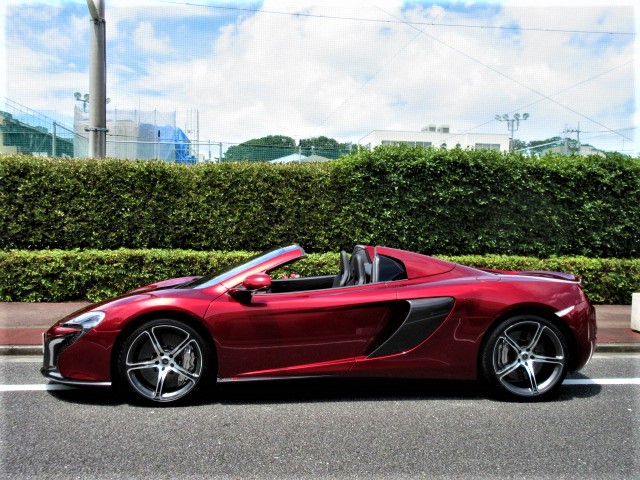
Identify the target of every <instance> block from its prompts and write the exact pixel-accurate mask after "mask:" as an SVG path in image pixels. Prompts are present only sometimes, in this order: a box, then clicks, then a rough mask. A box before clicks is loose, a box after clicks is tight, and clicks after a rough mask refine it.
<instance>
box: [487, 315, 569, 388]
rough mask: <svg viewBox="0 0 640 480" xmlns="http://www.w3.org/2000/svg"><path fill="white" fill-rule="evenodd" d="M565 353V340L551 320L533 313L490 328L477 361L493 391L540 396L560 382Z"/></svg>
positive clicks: (564, 365)
mask: <svg viewBox="0 0 640 480" xmlns="http://www.w3.org/2000/svg"><path fill="white" fill-rule="evenodd" d="M568 355H569V348H568V346H567V341H566V339H565V337H564V335H563V334H562V332H561V331H560V329H558V327H556V326H555V325H554V324H553V323H551V322H550V321H549V320H547V319H546V318H543V317H540V316H537V315H517V316H514V317H511V318H508V319H506V320H504V321H502V322H501V323H500V324H498V325H497V326H496V328H494V329H493V330H492V331H491V333H490V334H489V337H488V338H487V341H486V343H485V344H484V348H483V350H482V352H481V360H480V361H481V368H482V373H483V375H484V378H485V380H486V381H487V383H488V385H489V387H490V388H491V389H492V391H493V392H494V393H498V394H503V395H504V394H506V395H507V396H508V397H510V398H517V399H521V400H542V399H545V398H548V397H549V396H551V395H553V394H554V393H555V392H556V391H557V390H558V388H560V385H562V382H563V381H564V378H565V377H566V375H567V365H568V362H569V358H568Z"/></svg>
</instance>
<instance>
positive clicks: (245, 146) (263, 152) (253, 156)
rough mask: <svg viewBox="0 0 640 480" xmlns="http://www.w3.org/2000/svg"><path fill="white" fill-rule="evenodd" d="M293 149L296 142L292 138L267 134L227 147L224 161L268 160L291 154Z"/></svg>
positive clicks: (293, 151)
mask: <svg viewBox="0 0 640 480" xmlns="http://www.w3.org/2000/svg"><path fill="white" fill-rule="evenodd" d="M295 151H296V142H295V140H294V139H293V138H291V137H286V136H284V135H268V136H266V137H261V138H254V139H252V140H247V141H246V142H242V143H241V144H239V145H234V146H233V147H229V148H228V149H227V151H226V152H225V154H224V161H225V162H231V161H240V160H248V161H250V162H268V161H270V160H274V159H276V158H280V157H285V156H287V155H291V154H292V153H295Z"/></svg>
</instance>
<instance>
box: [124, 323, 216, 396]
mask: <svg viewBox="0 0 640 480" xmlns="http://www.w3.org/2000/svg"><path fill="white" fill-rule="evenodd" d="M212 358H213V355H212V353H211V348H210V347H209V344H208V343H207V342H206V341H205V340H204V338H203V337H202V335H200V334H199V333H198V332H197V331H196V330H195V329H193V328H192V327H190V326H189V325H187V324H185V323H183V322H180V321H177V320H173V319H168V318H167V319H156V320H151V321H149V322H146V323H144V324H142V325H141V326H140V327H138V328H137V329H136V330H134V331H133V332H132V333H131V334H130V335H129V336H128V337H127V338H126V339H125V341H124V343H123V344H122V347H121V349H120V352H119V355H118V374H119V377H120V379H119V380H120V383H121V384H122V385H126V386H128V387H130V388H131V390H132V391H133V392H134V393H135V394H136V396H137V398H138V399H141V400H143V401H147V402H152V403H170V402H177V401H180V402H185V401H192V400H194V399H195V398H196V397H197V396H198V395H199V394H200V393H202V391H203V390H204V389H205V388H206V386H207V384H209V385H211V384H212V382H211V380H210V379H211V375H210V372H211V371H212V370H214V369H215V366H214V365H213V363H212Z"/></svg>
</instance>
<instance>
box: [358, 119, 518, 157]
mask: <svg viewBox="0 0 640 480" xmlns="http://www.w3.org/2000/svg"><path fill="white" fill-rule="evenodd" d="M358 143H359V144H360V145H361V146H363V147H367V148H374V147H377V146H379V145H400V144H406V145H410V146H421V147H425V148H428V147H433V148H441V147H445V148H455V147H460V148H462V149H466V148H474V149H477V150H480V149H484V150H499V151H501V152H506V151H509V136H508V135H501V134H497V133H452V132H451V130H450V128H449V125H440V126H436V125H428V126H426V127H424V128H423V129H422V130H421V131H420V132H410V131H404V130H374V131H373V132H371V133H370V134H368V135H366V136H365V137H363V138H361V139H360V141H359V142H358Z"/></svg>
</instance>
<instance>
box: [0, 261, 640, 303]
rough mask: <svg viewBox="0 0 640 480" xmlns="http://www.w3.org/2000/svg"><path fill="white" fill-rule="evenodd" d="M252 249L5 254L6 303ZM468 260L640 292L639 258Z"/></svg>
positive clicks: (63, 296)
mask: <svg viewBox="0 0 640 480" xmlns="http://www.w3.org/2000/svg"><path fill="white" fill-rule="evenodd" d="M251 255H253V253H251V252H242V251H239V252H219V251H211V252H198V251H189V250H127V249H121V250H112V251H99V250H84V251H62V250H44V251H24V250H13V251H0V301H5V302H6V301H14V302H17V301H26V302H63V301H71V300H81V299H88V300H91V301H100V300H103V299H106V298H109V297H111V296H114V295H117V294H120V293H124V292H126V291H128V290H131V289H134V288H136V287H139V286H142V285H145V284H148V283H153V282H156V281H159V280H164V279H168V278H174V277H182V276H190V275H202V274H206V273H209V272H213V271H216V270H218V269H221V268H224V267H226V266H228V265H230V264H233V263H235V262H238V261H240V260H243V259H245V258H248V257H249V256H251ZM440 258H444V259H446V260H450V261H453V262H457V263H462V264H465V265H470V266H475V267H480V268H496V269H501V270H553V271H562V272H567V273H573V274H575V275H578V276H580V277H581V278H582V279H583V283H584V288H585V291H586V292H587V294H588V295H589V297H590V299H591V300H592V301H593V302H594V303H607V304H629V303H631V293H633V292H634V291H635V292H637V291H640V260H639V259H636V260H618V259H589V258H584V257H552V258H548V259H542V260H540V259H536V258H532V257H510V256H504V255H487V256H474V255H466V256H458V257H445V256H442V257H440ZM338 265H339V259H338V254H337V253H336V254H334V253H327V254H310V255H309V256H308V257H307V258H306V259H304V260H302V261H300V262H297V263H296V264H295V265H293V266H291V267H290V269H287V270H286V271H284V272H282V273H292V272H291V270H293V272H295V273H299V274H301V275H305V276H309V275H329V274H335V273H337V272H338Z"/></svg>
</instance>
